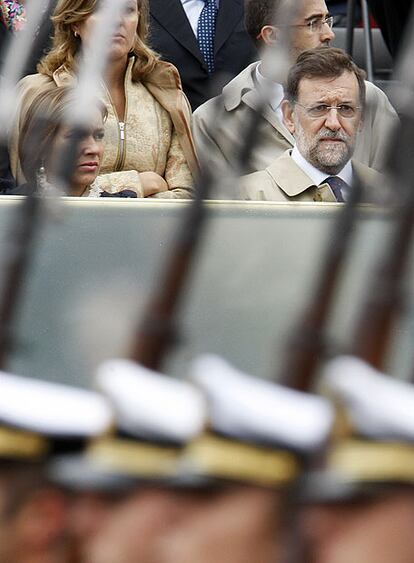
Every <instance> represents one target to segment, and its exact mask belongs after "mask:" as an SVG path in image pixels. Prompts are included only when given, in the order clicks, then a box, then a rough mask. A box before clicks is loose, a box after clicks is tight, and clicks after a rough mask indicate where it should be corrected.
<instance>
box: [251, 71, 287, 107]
mask: <svg viewBox="0 0 414 563" xmlns="http://www.w3.org/2000/svg"><path fill="white" fill-rule="evenodd" d="M260 67H261V64H258V65H257V67H256V81H257V84H258V85H259V87H260V88H261V89H262V90H263V91H264V92H268V93H269V103H270V106H271V108H272V110H273V111H276V110H277V109H278V108H279V106H280V104H281V103H282V101H283V98H284V96H285V91H284V89H283V86H282V84H279V83H278V82H273V80H270V79H269V78H266V77H265V76H263V74H262V73H261V72H260Z"/></svg>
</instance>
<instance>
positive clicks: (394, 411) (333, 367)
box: [322, 356, 414, 441]
mask: <svg viewBox="0 0 414 563" xmlns="http://www.w3.org/2000/svg"><path fill="white" fill-rule="evenodd" d="M322 384H323V386H324V390H326V392H327V393H328V394H329V395H330V396H332V398H337V399H338V400H339V401H340V403H341V404H342V405H343V406H344V407H345V409H346V413H347V416H348V418H349V419H350V422H351V424H352V425H353V426H354V428H355V429H356V430H357V431H358V432H359V433H360V434H363V435H364V436H366V437H369V438H382V439H384V438H386V439H397V440H409V441H414V387H413V386H412V385H411V384H410V383H407V382H404V381H401V380H398V379H395V378H392V377H389V376H386V375H384V374H382V373H380V372H379V371H377V370H375V369H374V368H372V367H371V366H370V365H368V364H366V363H365V362H363V361H361V360H360V359H358V358H355V357H352V356H342V357H339V358H336V359H335V360H332V361H331V362H329V364H327V366H326V368H325V370H324V374H323V378H322Z"/></svg>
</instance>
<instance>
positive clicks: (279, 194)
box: [240, 150, 391, 204]
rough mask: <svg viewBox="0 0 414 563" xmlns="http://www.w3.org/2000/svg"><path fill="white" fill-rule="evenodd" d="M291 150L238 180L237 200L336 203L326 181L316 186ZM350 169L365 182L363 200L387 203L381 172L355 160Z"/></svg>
mask: <svg viewBox="0 0 414 563" xmlns="http://www.w3.org/2000/svg"><path fill="white" fill-rule="evenodd" d="M291 152H292V151H291V150H287V151H286V152H285V153H284V154H282V156H279V158H276V159H275V160H274V161H273V162H272V164H271V165H270V166H268V167H267V168H266V169H265V170H260V171H258V172H253V173H252V174H248V175H247V176H243V177H242V178H241V179H240V199H247V200H253V201H314V202H331V203H336V198H335V195H334V193H333V191H332V190H331V188H330V186H329V184H326V183H324V184H321V185H320V186H315V184H314V183H313V180H311V178H309V176H308V175H307V174H306V173H305V172H304V171H303V170H302V169H301V168H300V167H299V166H298V165H297V164H296V162H295V161H294V160H293V159H292V157H291ZM352 168H353V172H354V174H356V175H357V176H358V177H359V179H360V180H361V181H362V182H363V184H364V191H363V197H362V202H363V203H376V204H385V203H388V201H389V200H390V199H391V196H390V194H389V192H388V187H387V183H386V180H385V177H384V176H383V175H382V174H380V173H379V172H377V171H376V170H373V169H372V168H369V167H368V166H365V165H364V164H361V163H360V162H357V161H354V160H353V161H352Z"/></svg>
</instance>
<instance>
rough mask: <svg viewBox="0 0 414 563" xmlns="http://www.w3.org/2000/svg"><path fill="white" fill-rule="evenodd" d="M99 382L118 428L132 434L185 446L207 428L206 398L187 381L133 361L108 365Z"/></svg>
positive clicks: (99, 377)
mask: <svg viewBox="0 0 414 563" xmlns="http://www.w3.org/2000/svg"><path fill="white" fill-rule="evenodd" d="M96 379H97V385H98V386H99V388H100V389H101V390H102V392H103V393H104V394H105V395H106V396H107V397H108V399H109V400H110V402H111V404H112V406H113V408H114V411H115V418H116V424H117V426H118V427H119V428H120V429H122V430H123V431H125V432H128V433H129V434H132V435H134V436H138V437H141V438H145V439H148V440H166V441H174V442H177V443H185V442H187V441H188V440H190V439H191V438H193V437H194V436H196V435H197V434H198V433H199V432H200V431H201V430H202V428H203V426H204V423H205V418H206V407H205V401H204V399H203V396H202V394H201V393H200V392H199V391H198V390H197V389H196V388H195V387H194V386H193V385H190V384H189V383H186V382H185V381H181V380H178V379H173V378H172V377H168V376H165V375H162V374H159V373H157V372H155V371H152V370H149V369H147V368H145V367H143V366H141V365H139V364H136V363H135V362H132V361H130V360H110V361H108V362H105V363H104V364H102V366H101V367H100V368H99V369H98V372H97V375H96Z"/></svg>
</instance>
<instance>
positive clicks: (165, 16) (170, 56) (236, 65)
mask: <svg viewBox="0 0 414 563" xmlns="http://www.w3.org/2000/svg"><path fill="white" fill-rule="evenodd" d="M212 1H213V2H214V0H212ZM210 3H211V0H168V2H167V1H166V0H150V15H151V19H150V44H151V46H152V47H153V49H154V50H155V51H157V52H158V53H160V54H161V56H162V58H163V59H165V60H167V61H169V62H171V63H173V64H174V65H175V66H176V67H177V68H178V70H179V72H180V75H181V79H182V82H183V88H184V91H185V93H186V94H187V96H188V98H189V100H190V103H191V106H192V108H193V110H194V109H196V108H197V107H198V106H199V105H201V104H202V103H204V102H205V101H206V100H208V99H209V98H211V97H213V96H215V95H217V94H218V93H219V92H220V91H221V89H222V88H223V86H224V85H225V84H226V83H227V82H228V81H229V80H230V79H231V78H233V77H234V76H235V75H236V74H238V73H239V72H240V71H241V70H242V69H243V68H245V67H246V66H247V65H248V64H249V63H250V62H252V61H254V60H256V59H257V58H258V54H257V51H256V48H255V46H254V45H253V42H252V40H251V39H250V37H249V36H248V34H247V33H246V31H245V28H244V22H243V13H244V9H243V0H215V6H214V10H215V14H214V16H213V20H214V23H213V28H214V29H213V30H212V33H213V37H214V40H213V42H212V58H213V65H209V64H208V60H207V62H206V55H205V54H204V55H203V53H202V47H201V48H200V46H199V44H200V27H199V22H200V21H201V20H202V19H203V18H202V17H201V18H200V16H201V15H202V12H203V8H206V9H207V8H208V7H207V5H208V4H210ZM207 58H208V55H207ZM209 67H210V68H209Z"/></svg>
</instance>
